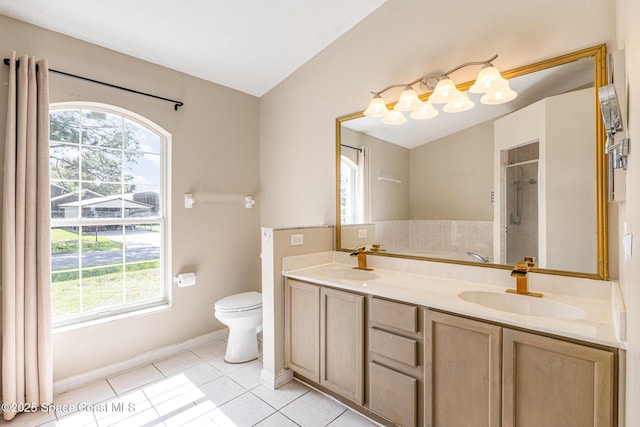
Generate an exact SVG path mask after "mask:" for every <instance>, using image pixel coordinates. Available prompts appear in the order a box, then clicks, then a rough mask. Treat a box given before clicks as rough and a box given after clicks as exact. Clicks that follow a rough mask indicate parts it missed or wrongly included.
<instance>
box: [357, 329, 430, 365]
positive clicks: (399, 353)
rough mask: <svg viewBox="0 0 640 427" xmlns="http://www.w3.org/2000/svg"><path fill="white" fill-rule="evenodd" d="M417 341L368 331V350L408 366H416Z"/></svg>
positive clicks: (373, 330)
mask: <svg viewBox="0 0 640 427" xmlns="http://www.w3.org/2000/svg"><path fill="white" fill-rule="evenodd" d="M417 344H418V343H417V341H416V340H412V339H410V338H404V337H401V336H399V335H394V334H390V333H388V332H384V331H381V330H379V329H375V328H371V329H370V330H369V350H370V351H372V352H374V353H378V354H379V355H381V356H384V357H388V358H389V359H393V360H397V361H398V362H401V363H404V364H405V365H409V366H414V367H415V366H418V354H417V351H418V350H417V347H418V346H417Z"/></svg>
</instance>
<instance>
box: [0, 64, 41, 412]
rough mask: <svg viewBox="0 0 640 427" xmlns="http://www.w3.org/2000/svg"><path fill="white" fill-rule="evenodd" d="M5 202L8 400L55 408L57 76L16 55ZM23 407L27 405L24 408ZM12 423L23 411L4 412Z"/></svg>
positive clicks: (4, 355) (4, 371)
mask: <svg viewBox="0 0 640 427" xmlns="http://www.w3.org/2000/svg"><path fill="white" fill-rule="evenodd" d="M10 62H11V63H10V66H9V67H10V70H9V88H8V89H9V91H8V92H9V96H8V108H7V129H6V139H5V154H4V156H5V157H4V178H3V179H4V181H3V191H4V194H3V200H2V401H3V402H5V403H7V402H10V403H18V404H19V403H25V402H28V403H37V404H43V403H52V402H53V366H52V364H53V357H52V349H51V340H52V331H51V329H52V328H51V243H50V240H51V237H50V225H49V224H50V209H51V207H50V201H49V199H50V197H49V191H50V189H49V70H48V65H47V62H46V61H38V63H37V64H36V61H35V59H34V58H33V57H29V56H26V55H24V56H22V57H20V59H19V64H17V63H16V54H15V52H12V53H11V58H10ZM16 406H20V405H16ZM3 416H4V419H5V420H10V419H12V418H13V417H15V416H16V412H4V414H3Z"/></svg>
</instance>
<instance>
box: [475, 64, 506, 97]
mask: <svg viewBox="0 0 640 427" xmlns="http://www.w3.org/2000/svg"><path fill="white" fill-rule="evenodd" d="M504 84H508V82H507V80H505V79H504V78H503V77H502V76H501V75H500V71H498V69H497V68H496V67H494V66H493V65H490V66H488V67H485V68H483V69H482V70H480V72H479V73H478V77H476V81H475V83H474V84H473V85H472V86H471V87H470V88H469V92H471V93H487V92H489V91H490V90H494V89H496V88H498V87H501V86H502V85H504Z"/></svg>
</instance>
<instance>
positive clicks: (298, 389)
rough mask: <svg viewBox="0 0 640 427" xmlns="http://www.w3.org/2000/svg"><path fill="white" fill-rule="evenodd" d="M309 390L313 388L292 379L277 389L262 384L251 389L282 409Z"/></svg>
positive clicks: (275, 406) (270, 403)
mask: <svg viewBox="0 0 640 427" xmlns="http://www.w3.org/2000/svg"><path fill="white" fill-rule="evenodd" d="M309 390H311V389H310V388H309V387H307V386H306V385H304V384H302V383H300V382H298V381H295V380H292V381H289V382H288V383H286V384H284V385H283V386H281V387H280V388H279V389H277V390H272V389H270V388H269V387H267V386H264V385H261V386H259V387H256V388H254V389H253V390H251V393H253V394H255V395H256V396H258V397H259V398H260V399H262V400H264V401H265V402H267V403H268V404H269V405H271V406H273V407H274V408H276V409H280V408H282V407H283V406H285V405H288V404H289V403H291V402H293V401H294V400H296V399H297V398H299V397H300V396H302V395H303V394H305V393H306V392H308V391H309Z"/></svg>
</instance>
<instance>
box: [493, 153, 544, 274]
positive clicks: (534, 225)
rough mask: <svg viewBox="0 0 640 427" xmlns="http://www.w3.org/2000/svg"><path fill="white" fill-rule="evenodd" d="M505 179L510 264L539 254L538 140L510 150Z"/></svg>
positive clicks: (503, 198)
mask: <svg viewBox="0 0 640 427" xmlns="http://www.w3.org/2000/svg"><path fill="white" fill-rule="evenodd" d="M506 154H507V156H506V160H507V164H505V165H504V175H503V176H504V182H503V197H502V200H503V203H504V205H503V212H504V215H505V217H504V218H503V221H504V222H503V224H504V225H505V227H504V233H505V235H504V250H505V252H504V253H505V255H506V256H505V257H506V259H505V261H506V263H507V264H515V263H516V262H518V261H519V260H521V259H523V258H524V257H525V256H527V257H534V258H537V257H538V249H539V248H538V143H537V142H536V143H531V144H527V145H524V146H521V147H517V148H512V149H510V150H508V152H507V153H506Z"/></svg>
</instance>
